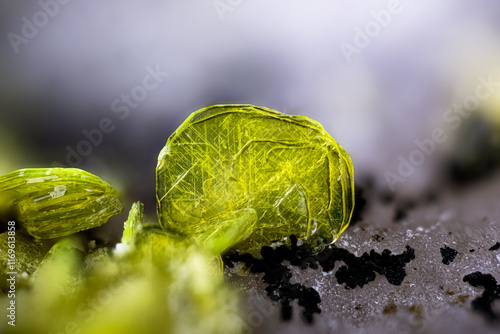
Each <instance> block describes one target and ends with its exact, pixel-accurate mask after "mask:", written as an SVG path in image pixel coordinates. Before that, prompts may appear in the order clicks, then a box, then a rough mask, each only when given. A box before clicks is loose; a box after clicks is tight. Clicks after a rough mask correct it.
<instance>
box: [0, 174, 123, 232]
mask: <svg viewBox="0 0 500 334" xmlns="http://www.w3.org/2000/svg"><path fill="white" fill-rule="evenodd" d="M0 198H1V199H2V200H3V201H5V202H6V203H8V204H7V206H9V207H10V208H14V212H16V218H17V219H18V220H19V221H20V222H21V223H22V225H23V227H24V228H26V230H27V231H28V233H29V234H30V235H32V236H34V237H35V238H41V239H49V238H57V237H61V236H65V235H70V234H73V233H76V232H79V231H83V230H87V229H90V228H93V227H97V226H100V225H102V224H104V223H105V222H106V221H107V220H108V219H109V218H110V217H111V216H114V215H116V214H118V213H120V211H121V209H122V205H121V203H120V201H119V200H118V193H117V192H116V190H114V189H113V188H112V187H111V186H110V185H109V184H108V183H106V182H104V181H103V180H101V179H100V178H99V177H97V176H95V175H93V174H90V173H88V172H85V171H83V170H81V169H77V168H27V169H21V170H17V171H14V172H11V173H8V174H5V175H2V176H0Z"/></svg>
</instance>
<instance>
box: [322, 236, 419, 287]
mask: <svg viewBox="0 0 500 334" xmlns="http://www.w3.org/2000/svg"><path fill="white" fill-rule="evenodd" d="M316 259H317V260H318V262H319V264H320V265H321V267H322V268H323V271H325V272H329V271H332V270H333V269H334V267H335V262H336V261H342V262H343V263H344V265H342V266H341V267H340V268H339V269H338V270H337V272H336V273H335V277H336V278H337V281H338V282H339V284H343V283H345V285H346V288H351V289H354V288H355V287H356V286H359V287H363V286H364V285H365V284H368V282H371V281H373V280H375V277H376V273H378V274H380V275H384V276H385V277H386V279H387V281H388V282H389V283H391V284H393V285H400V284H401V283H402V282H403V280H404V278H405V276H406V270H405V266H406V264H407V263H410V261H411V260H413V259H415V250H414V249H413V248H411V247H410V246H406V251H404V252H403V253H402V254H400V255H393V254H392V252H391V251H390V250H388V249H385V250H384V251H383V252H382V254H378V253H376V252H375V251H374V250H371V251H370V253H364V254H363V255H361V256H360V257H356V256H355V255H354V254H352V253H350V252H349V251H347V250H345V249H342V248H337V247H336V246H334V245H330V246H328V247H326V248H325V250H324V251H323V252H321V253H319V254H318V255H316Z"/></svg>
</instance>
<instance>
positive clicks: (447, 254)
mask: <svg viewBox="0 0 500 334" xmlns="http://www.w3.org/2000/svg"><path fill="white" fill-rule="evenodd" d="M439 250H440V251H441V256H442V257H443V263H444V264H446V265H449V264H450V263H452V262H453V260H455V257H456V256H457V255H458V252H457V251H456V250H454V249H453V248H450V247H448V246H444V248H439Z"/></svg>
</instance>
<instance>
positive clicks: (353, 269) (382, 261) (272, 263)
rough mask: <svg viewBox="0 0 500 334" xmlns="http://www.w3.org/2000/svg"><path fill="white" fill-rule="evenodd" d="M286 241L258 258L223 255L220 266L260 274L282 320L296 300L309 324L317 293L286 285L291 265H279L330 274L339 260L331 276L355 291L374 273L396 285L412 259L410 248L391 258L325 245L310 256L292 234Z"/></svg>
mask: <svg viewBox="0 0 500 334" xmlns="http://www.w3.org/2000/svg"><path fill="white" fill-rule="evenodd" d="M289 239H290V247H287V246H279V247H277V248H272V247H268V246H264V247H262V249H261V255H262V259H256V258H254V257H253V256H252V255H250V254H247V253H246V254H239V253H237V252H232V253H229V254H226V255H225V256H224V258H223V260H224V264H225V265H226V266H227V267H229V268H233V267H234V265H233V262H243V263H244V264H245V266H246V267H247V268H248V269H249V270H250V272H252V273H255V274H258V273H264V276H263V278H262V280H263V281H264V283H266V284H267V287H266V288H265V290H266V292H267V296H268V297H269V298H270V299H271V300H273V301H276V302H279V303H280V304H281V317H282V319H283V320H290V319H291V318H292V314H293V313H292V306H291V305H290V302H291V301H293V300H298V304H299V306H301V307H302V308H303V311H302V316H303V318H304V321H305V322H307V323H312V322H313V315H314V313H321V310H320V308H319V304H320V303H321V298H320V296H319V293H318V292H317V291H316V290H315V289H314V288H311V287H306V286H304V285H302V284H298V283H294V284H292V283H290V278H291V277H292V274H291V271H290V269H291V266H285V265H283V264H282V262H283V261H288V262H289V263H290V264H291V265H292V266H296V267H299V268H301V269H307V268H311V269H317V268H319V266H318V263H319V265H321V267H322V269H323V271H325V272H329V271H332V270H333V269H334V268H335V263H336V262H337V261H341V262H343V263H344V265H342V266H341V267H340V268H338V270H337V272H336V273H335V277H336V278H337V281H338V283H339V284H344V283H345V286H346V288H355V287H356V286H359V287H363V286H364V285H366V284H368V283H369V282H370V281H373V280H375V278H376V273H378V274H379V275H384V276H385V277H386V279H387V281H388V282H389V283H391V284H394V285H400V284H401V283H402V282H403V280H404V278H405V277H406V271H405V266H406V264H407V263H410V262H411V261H412V260H413V259H415V250H414V249H412V248H411V247H410V246H406V251H404V252H403V253H402V254H399V255H393V254H392V253H391V251H390V250H388V249H385V250H384V251H383V252H382V254H378V253H376V252H375V251H374V250H371V251H370V253H369V254H368V253H364V254H363V255H361V256H360V257H357V256H355V255H354V254H352V253H350V252H349V251H347V250H345V249H342V248H338V247H336V246H335V245H329V246H327V247H325V249H324V250H323V251H322V252H321V253H319V254H317V255H314V256H312V255H310V253H309V252H308V251H307V248H306V247H305V246H304V245H301V246H298V245H297V238H296V237H295V236H294V235H292V236H290V238H289Z"/></svg>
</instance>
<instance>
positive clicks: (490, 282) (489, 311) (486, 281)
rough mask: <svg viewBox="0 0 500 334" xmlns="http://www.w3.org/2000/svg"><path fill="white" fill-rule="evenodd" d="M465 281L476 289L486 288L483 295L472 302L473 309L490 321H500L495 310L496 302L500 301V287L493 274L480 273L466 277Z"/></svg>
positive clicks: (499, 315) (499, 316)
mask: <svg viewBox="0 0 500 334" xmlns="http://www.w3.org/2000/svg"><path fill="white" fill-rule="evenodd" d="M463 280H464V282H467V283H469V284H470V285H472V286H474V287H481V288H484V291H483V294H482V295H481V296H479V297H477V298H475V299H474V300H473V301H472V308H473V309H474V310H475V311H477V312H480V313H483V314H484V315H485V316H486V317H487V318H488V319H490V320H498V319H500V314H497V313H495V312H494V310H493V303H494V302H495V300H500V285H499V284H498V283H497V280H496V279H495V278H494V277H493V276H492V275H491V274H483V273H481V272H479V271H476V272H474V273H472V274H469V275H466V276H464V278H463Z"/></svg>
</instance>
